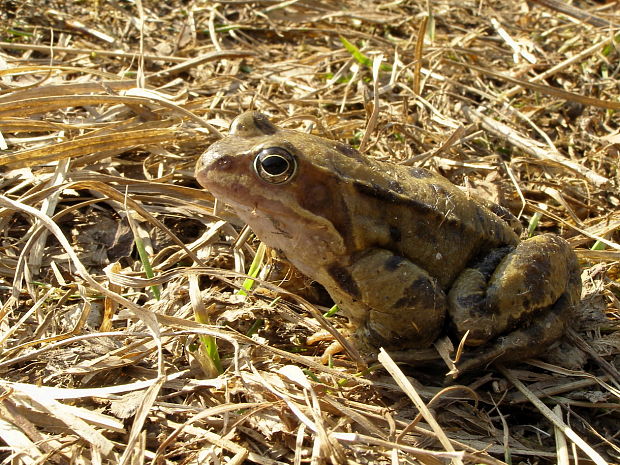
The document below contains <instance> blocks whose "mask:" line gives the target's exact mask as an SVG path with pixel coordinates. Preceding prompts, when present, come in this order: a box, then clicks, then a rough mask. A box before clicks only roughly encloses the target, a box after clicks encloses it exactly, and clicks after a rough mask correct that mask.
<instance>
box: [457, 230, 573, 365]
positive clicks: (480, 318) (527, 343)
mask: <svg viewBox="0 0 620 465" xmlns="http://www.w3.org/2000/svg"><path fill="white" fill-rule="evenodd" d="M489 260H490V259H487V260H486V261H483V262H481V263H480V264H478V265H477V266H474V267H472V268H468V269H466V270H464V271H463V273H461V275H460V276H459V277H458V278H457V280H456V282H455V283H454V284H453V286H452V288H451V290H450V293H449V295H448V302H449V304H448V308H449V313H450V317H451V324H452V326H453V330H454V332H455V333H456V335H457V337H463V335H464V334H465V333H466V332H467V331H469V334H468V337H467V341H466V344H469V345H484V347H483V348H482V349H481V350H484V354H482V353H480V355H478V356H475V357H474V358H473V359H471V360H468V361H466V362H464V363H463V364H462V365H461V368H462V369H472V368H474V367H476V366H480V365H483V364H485V363H488V362H490V361H492V360H496V359H501V360H515V359H519V358H526V357H531V356H533V355H536V353H539V352H540V351H542V350H543V349H544V348H545V347H546V346H548V345H549V344H551V343H552V342H553V341H555V340H556V339H558V338H559V337H560V336H561V335H562V334H563V333H564V330H565V327H566V322H567V321H568V320H569V318H570V316H571V315H572V314H573V309H574V307H575V305H576V304H577V302H578V301H579V298H580V295H581V279H580V270H579V265H578V263H577V258H576V256H575V254H574V253H573V251H572V250H571V248H570V246H569V245H568V243H567V242H566V241H565V240H563V239H562V238H560V237H558V236H555V235H551V234H544V235H541V236H536V237H533V238H531V239H528V240H526V241H523V242H521V243H520V244H519V245H518V246H517V247H516V248H515V249H514V250H512V251H511V252H509V253H507V254H506V255H505V256H504V257H503V258H501V259H500V260H499V264H498V265H497V267H495V268H493V266H489V263H488V262H489ZM492 260H494V261H495V263H497V261H498V259H497V258H493V257H492ZM499 335H502V336H501V338H499V339H498V340H497V341H495V342H494V343H492V344H490V345H488V344H487V343H488V342H489V341H490V340H491V339H493V338H496V337H498V336H499Z"/></svg>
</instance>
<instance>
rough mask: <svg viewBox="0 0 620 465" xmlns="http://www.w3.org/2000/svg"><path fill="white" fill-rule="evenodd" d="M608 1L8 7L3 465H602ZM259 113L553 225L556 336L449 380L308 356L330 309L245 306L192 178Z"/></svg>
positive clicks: (619, 214)
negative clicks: (561, 309)
mask: <svg viewBox="0 0 620 465" xmlns="http://www.w3.org/2000/svg"><path fill="white" fill-rule="evenodd" d="M165 3H168V5H166V4H165ZM619 6H620V5H619V2H618V1H617V0H616V1H613V0H612V1H609V0H608V1H582V0H576V1H573V2H571V3H570V5H569V4H566V3H563V2H561V1H558V0H536V1H532V2H525V1H516V2H509V1H506V0H489V1H484V0H479V1H469V0H465V1H456V0H438V1H433V2H424V1H421V0H395V1H390V0H385V1H379V0H365V1H355V0H346V1H342V2H335V1H329V0H322V1H321V0H298V1H295V0H292V1H274V0H263V1H243V0H222V1H219V2H209V1H192V2H180V1H178V0H177V1H175V0H173V1H172V2H151V1H142V2H140V1H135V2H129V1H114V0H110V1H104V0H100V1H92V0H91V1H81V2H60V1H50V2H42V1H26V0H24V1H19V0H16V1H6V0H2V1H0V31H1V33H0V39H1V40H0V150H1V151H0V165H1V166H0V189H1V194H2V195H1V196H0V230H1V232H2V246H1V248H0V299H1V302H0V303H1V306H0V446H1V447H0V462H1V463H14V464H32V463H53V464H69V463H80V464H89V463H93V464H97V463H104V464H108V463H109V464H119V463H120V464H125V463H132V464H138V463H157V464H164V463H180V464H194V463H214V464H216V463H246V462H247V463H259V464H279V463H313V464H314V463H316V464H318V463H330V462H331V463H351V464H353V463H424V464H438V463H447V462H450V461H452V462H453V463H493V464H495V463H504V462H507V463H569V462H568V460H573V459H574V456H575V455H577V456H578V457H579V460H580V463H601V464H602V463H614V462H616V463H618V462H619V461H620V437H619V436H618V435H619V430H620V428H619V427H618V425H619V424H620V415H619V412H620V401H619V397H620V395H619V393H620V375H619V374H618V366H619V364H620V326H619V323H620V317H619V311H620V304H619V299H618V297H619V296H620V287H619V276H620V273H619V267H618V261H619V260H620V245H619V242H620V232H619V231H620V229H619V225H620V196H619V195H618V187H619V185H620V176H619V174H618V171H619V170H618V168H619V150H620V117H619V116H618V115H619V114H620V113H619V112H618V109H620V100H619V99H618V94H619V91H620V84H619V83H620V80H619V78H618V77H619V75H620V65H619V63H620V59H619V58H620V32H619V31H620V8H619ZM425 21H426V23H425ZM425 24H426V27H425ZM342 38H344V39H346V41H348V43H350V44H352V45H354V46H355V47H357V49H358V51H357V52H355V51H353V50H352V48H351V47H350V46H349V47H345V45H344V44H345V42H343V40H342ZM380 58H382V59H383V61H382V63H383V65H384V66H383V67H382V68H380V69H378V70H377V72H375V73H373V62H376V63H378V61H377V60H379V59H380ZM247 109H258V110H261V111H263V112H265V113H267V114H269V115H270V116H271V117H273V119H274V120H276V121H278V122H279V124H282V125H284V126H286V127H290V128H297V129H300V130H306V131H307V130H313V131H314V132H315V133H317V134H322V135H324V136H326V137H330V138H334V139H337V140H340V141H344V142H347V143H349V144H352V145H354V146H359V144H360V143H361V142H362V140H363V139H364V137H366V138H367V139H366V140H365V141H364V143H365V147H363V148H364V152H365V153H366V154H368V156H374V157H379V158H382V159H390V160H392V161H394V162H398V163H408V164H412V165H416V166H422V165H424V166H426V167H428V168H430V169H432V170H435V171H437V172H440V173H441V174H443V175H444V176H446V177H447V178H449V179H450V180H451V181H452V182H454V183H455V184H457V185H460V186H466V187H467V188H468V189H471V190H472V191H473V192H477V193H479V194H481V195H483V196H485V197H490V198H492V199H494V200H495V201H496V202H499V203H501V204H503V205H504V206H506V207H508V208H509V209H510V210H512V211H513V212H514V213H515V214H519V215H520V219H521V220H522V223H523V224H524V225H525V226H531V228H532V230H533V232H534V233H539V232H541V231H551V232H555V233H557V234H560V235H561V236H563V237H564V238H566V239H567V240H568V241H569V242H570V244H571V246H572V247H573V248H574V249H575V250H576V252H577V254H578V257H579V260H580V264H581V265H582V269H583V275H582V278H583V283H584V293H583V302H582V305H581V306H580V308H579V311H578V315H577V316H576V317H575V319H574V321H573V322H571V323H572V324H571V328H572V331H571V334H570V335H569V337H567V338H566V340H565V341H563V342H562V344H558V345H557V346H555V347H554V348H552V349H551V350H549V351H548V353H547V354H545V357H541V358H540V359H537V360H529V361H524V362H522V363H519V364H516V365H510V366H508V367H501V366H494V367H489V369H488V370H481V371H479V372H477V373H474V374H471V375H468V376H464V377H463V378H461V379H459V380H458V381H459V382H460V383H462V384H460V385H455V386H451V387H448V388H446V387H444V385H443V381H442V378H443V376H442V375H441V373H445V367H444V368H443V369H439V368H438V366H437V364H435V365H431V366H430V368H429V366H404V365H403V366H400V367H399V368H394V367H390V366H389V364H388V363H387V362H385V361H383V360H382V362H381V363H378V364H375V365H374V366H373V367H372V368H371V369H370V370H369V371H362V372H360V368H359V366H358V365H356V364H355V363H354V361H353V359H352V358H351V357H349V356H348V355H346V354H339V355H337V356H335V357H334V358H333V361H332V364H331V365H329V366H327V365H324V364H322V363H321V362H320V357H321V355H322V354H323V353H324V351H325V349H326V348H327V346H328V345H329V344H330V341H329V340H325V341H318V342H316V343H313V344H310V343H309V340H308V338H309V337H310V336H313V335H314V334H315V333H316V332H317V331H319V330H321V328H324V327H326V326H327V327H330V328H331V327H335V328H337V329H345V328H346V321H345V319H344V318H341V317H331V318H323V317H322V316H321V315H320V312H317V310H316V307H315V306H313V305H311V304H309V303H307V302H306V301H305V300H304V299H301V298H300V297H299V296H297V295H291V294H286V293H285V292H284V291H283V290H281V289H279V288H276V287H274V286H273V285H269V284H268V283H266V282H265V283H263V284H262V285H259V286H256V287H255V288H254V290H253V291H252V292H251V293H250V295H249V296H243V295H241V294H239V293H238V292H237V289H238V288H239V286H240V285H241V284H242V283H243V279H242V278H240V277H239V275H240V274H243V273H245V272H247V269H248V266H249V263H250V262H251V261H252V259H253V257H254V255H255V253H256V250H257V245H258V242H257V241H256V239H253V238H252V237H251V236H250V237H249V240H248V236H247V235H246V236H245V242H244V241H243V240H239V238H238V236H239V231H240V230H241V227H242V226H243V225H242V224H240V222H239V220H236V219H235V218H234V215H232V214H231V213H230V212H228V211H227V210H226V209H225V208H223V206H222V205H220V206H219V208H218V211H217V214H214V211H213V207H214V202H213V198H212V196H211V195H210V194H209V193H208V192H205V191H204V190H201V189H200V187H199V186H198V185H197V183H196V181H195V179H194V176H193V168H194V165H195V162H196V159H197V157H198V156H199V155H200V153H201V152H203V151H204V150H205V149H206V147H208V146H209V144H210V143H212V142H213V141H215V140H216V139H217V138H218V137H219V136H218V131H220V132H221V133H224V134H225V133H226V132H227V128H228V124H229V123H230V121H231V119H232V118H233V117H234V116H235V115H237V114H239V113H240V112H242V111H244V110H247ZM222 219H223V220H224V221H222ZM138 249H141V250H142V252H143V253H142V255H143V256H145V257H148V258H147V259H142V260H141V259H140V254H139V253H138ZM268 255H270V254H268ZM270 260H271V258H270ZM270 263H271V262H270ZM272 265H273V264H271V265H270V266H272ZM149 266H150V269H149ZM273 266H274V267H275V266H276V265H273ZM271 276H273V275H271ZM276 284H278V283H276ZM285 284H286V283H285ZM287 285H288V289H289V291H290V290H291V289H292V287H291V285H292V284H291V283H288V284H287ZM304 286H306V283H305V281H302V282H301V287H304ZM306 290H307V289H306ZM298 293H299V294H300V295H303V296H306V297H308V295H309V294H308V293H305V292H304V293H303V294H301V291H295V294H298ZM319 310H323V309H322V308H321V307H319ZM205 323H212V324H205ZM212 336H216V337H217V347H218V348H219V356H220V358H221V364H222V366H223V369H224V370H225V371H224V373H223V374H221V375H219V376H217V373H216V374H215V375H214V370H216V368H215V367H214V365H215V362H213V359H211V358H209V357H207V356H206V355H205V347H206V345H205V344H208V343H209V342H210V339H209V338H210V337H212ZM211 341H212V340H211ZM400 370H402V372H401V371H400ZM442 370H443V371H442ZM403 372H404V373H403ZM399 383H400V384H399ZM424 404H426V406H427V408H428V409H426V408H425V407H423V405H424ZM420 412H421V415H419V414H420ZM554 424H555V427H554Z"/></svg>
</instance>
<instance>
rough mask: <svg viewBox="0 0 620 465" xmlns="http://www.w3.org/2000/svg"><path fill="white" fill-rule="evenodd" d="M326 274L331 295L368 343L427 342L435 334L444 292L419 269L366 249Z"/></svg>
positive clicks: (405, 345) (402, 344)
mask: <svg viewBox="0 0 620 465" xmlns="http://www.w3.org/2000/svg"><path fill="white" fill-rule="evenodd" d="M330 275H331V277H332V279H334V281H335V282H336V284H337V285H336V286H335V289H334V288H331V289H328V291H329V292H330V294H331V295H332V297H333V298H334V300H335V301H336V302H337V303H338V304H340V307H341V308H342V309H343V310H344V311H345V312H346V313H347V314H348V315H347V316H349V318H350V320H351V322H352V323H353V325H354V326H356V327H357V328H356V333H357V336H358V339H360V340H362V341H367V342H368V343H369V344H370V345H371V346H372V347H375V348H377V347H382V346H385V347H399V348H421V347H428V346H429V345H431V343H432V342H433V341H434V340H435V339H436V338H437V336H438V335H439V333H440V331H441V329H442V325H443V322H444V318H445V313H446V295H445V293H444V292H443V290H442V289H441V287H440V286H439V284H438V283H437V280H436V279H435V278H433V277H432V276H430V275H429V274H428V273H427V272H426V271H425V270H423V269H422V268H420V267H419V266H417V265H415V264H414V263H413V262H411V261H409V260H407V259H406V258H404V257H401V256H399V255H395V254H394V253H392V252H390V251H389V250H385V249H370V250H367V251H365V252H363V253H362V254H360V255H359V256H357V257H354V259H353V261H352V262H351V263H350V264H349V265H348V266H345V267H342V266H340V265H334V266H332V267H331V268H330Z"/></svg>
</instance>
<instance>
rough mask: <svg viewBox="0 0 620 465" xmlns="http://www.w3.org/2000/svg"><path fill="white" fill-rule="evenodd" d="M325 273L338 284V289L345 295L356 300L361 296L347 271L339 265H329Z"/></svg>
mask: <svg viewBox="0 0 620 465" xmlns="http://www.w3.org/2000/svg"><path fill="white" fill-rule="evenodd" d="M327 272H328V273H329V275H330V276H331V277H332V278H333V279H334V281H336V283H338V286H340V289H342V290H343V291H345V292H346V293H347V294H349V295H350V296H353V297H356V298H359V297H360V296H361V294H360V290H359V287H357V283H356V282H355V281H354V280H353V277H352V276H351V273H349V270H347V269H346V268H344V267H342V266H340V265H331V266H330V267H328V269H327Z"/></svg>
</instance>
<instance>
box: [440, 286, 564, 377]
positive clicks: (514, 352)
mask: <svg viewBox="0 0 620 465" xmlns="http://www.w3.org/2000/svg"><path fill="white" fill-rule="evenodd" d="M574 306H575V303H574V302H573V298H572V297H571V296H570V295H569V294H568V293H565V294H563V295H562V297H560V298H559V299H558V301H557V302H556V303H555V305H553V307H552V308H551V309H549V311H546V312H543V313H541V314H540V315H538V316H537V317H535V318H534V319H532V321H530V324H529V325H528V326H527V327H524V328H519V329H516V330H514V331H512V332H510V333H508V334H507V335H505V336H501V337H499V338H497V339H496V340H495V341H494V342H492V343H490V344H486V345H484V346H482V347H480V348H478V349H474V350H473V351H467V350H466V351H465V355H464V358H463V359H462V360H460V361H458V362H457V363H456V368H457V371H456V372H454V373H451V375H452V376H453V377H454V378H456V377H457V376H459V375H461V374H462V373H465V372H468V371H472V370H475V369H477V368H481V367H484V366H485V365H488V364H490V363H493V362H495V361H502V362H511V361H518V360H525V359H528V358H532V357H535V356H536V355H539V354H540V353H541V352H542V351H543V350H544V349H545V348H546V347H547V346H549V345H550V344H552V343H553V342H555V341H556V340H557V339H559V338H560V337H562V335H563V334H564V331H565V330H566V326H567V324H568V322H569V321H570V316H571V314H572V309H573V307H574Z"/></svg>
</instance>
